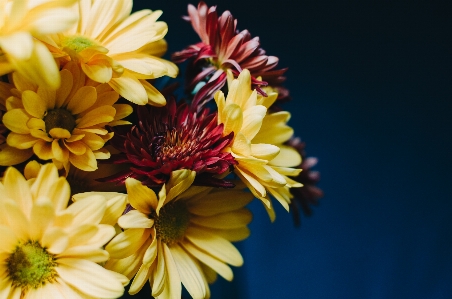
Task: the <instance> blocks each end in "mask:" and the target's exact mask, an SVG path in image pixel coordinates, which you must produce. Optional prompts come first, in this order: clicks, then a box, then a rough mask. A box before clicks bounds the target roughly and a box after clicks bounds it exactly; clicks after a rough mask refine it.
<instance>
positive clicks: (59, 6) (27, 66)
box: [0, 0, 78, 89]
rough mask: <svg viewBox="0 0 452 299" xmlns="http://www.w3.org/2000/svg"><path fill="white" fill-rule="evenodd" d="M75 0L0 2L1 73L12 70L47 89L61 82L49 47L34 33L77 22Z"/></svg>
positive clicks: (54, 31)
mask: <svg viewBox="0 0 452 299" xmlns="http://www.w3.org/2000/svg"><path fill="white" fill-rule="evenodd" d="M76 2H77V0H21V1H17V0H2V1H0V75H4V74H7V73H9V72H11V71H13V70H16V71H18V72H19V73H21V75H22V76H24V77H27V78H28V79H29V80H30V81H33V82H36V83H37V84H40V85H46V86H47V87H49V88H53V89H55V88H57V87H58V86H59V85H60V77H59V73H58V67H57V65H56V63H55V60H54V58H53V56H52V54H50V52H49V50H48V49H47V48H46V47H45V46H44V45H43V44H42V43H40V42H38V41H36V40H35V39H34V38H33V36H40V35H44V34H53V33H59V32H62V31H65V30H67V29H69V28H70V27H72V26H73V25H74V24H75V23H76V21H77V18H78V16H77V13H76V12H75V11H74V10H73V8H72V6H73V5H74V4H75V3H76Z"/></svg>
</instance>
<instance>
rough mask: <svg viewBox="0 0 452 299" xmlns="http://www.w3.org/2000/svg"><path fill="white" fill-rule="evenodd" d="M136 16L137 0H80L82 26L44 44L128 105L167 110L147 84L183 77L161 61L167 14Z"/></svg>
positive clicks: (44, 38)
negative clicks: (158, 107)
mask: <svg viewBox="0 0 452 299" xmlns="http://www.w3.org/2000/svg"><path fill="white" fill-rule="evenodd" d="M131 11H132V0H115V1H111V0H80V1H78V12H79V14H80V20H79V22H78V24H76V26H74V27H73V28H72V29H70V30H68V31H66V32H64V33H63V34H55V35H47V36H42V37H40V40H41V41H43V42H44V43H46V44H47V46H48V48H49V49H50V51H51V52H52V53H53V54H54V55H55V56H56V57H59V58H61V60H60V61H61V62H62V63H64V62H65V60H68V59H70V60H72V61H75V62H77V63H80V65H81V67H82V69H83V71H84V72H85V73H86V75H87V76H88V77H89V78H91V79H92V80H94V81H96V82H100V83H108V84H109V85H110V86H111V87H112V88H113V89H114V90H116V91H117V92H118V93H119V94H120V95H121V96H123V97H124V98H126V99H127V100H129V101H131V102H133V103H136V104H140V105H144V104H147V103H149V104H151V105H157V106H163V105H165V98H164V97H163V96H162V95H161V94H160V92H159V91H158V90H157V89H156V88H155V87H154V86H152V85H151V84H150V83H149V82H147V81H146V79H154V78H159V77H162V76H170V77H176V75H177V73H178V68H177V66H176V65H175V64H173V63H172V62H170V61H167V60H165V59H162V58H159V57H160V56H162V55H163V54H164V53H165V52H166V48H167V45H166V42H165V40H163V37H164V36H165V35H166V32H167V31H168V26H167V25H166V23H165V22H161V21H158V22H157V19H158V18H159V17H160V15H161V14H162V12H161V11H151V10H149V9H145V10H140V11H137V12H135V13H133V14H130V13H131ZM68 55H69V57H70V58H69V57H68Z"/></svg>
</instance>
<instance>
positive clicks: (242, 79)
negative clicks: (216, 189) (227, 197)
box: [215, 69, 301, 220]
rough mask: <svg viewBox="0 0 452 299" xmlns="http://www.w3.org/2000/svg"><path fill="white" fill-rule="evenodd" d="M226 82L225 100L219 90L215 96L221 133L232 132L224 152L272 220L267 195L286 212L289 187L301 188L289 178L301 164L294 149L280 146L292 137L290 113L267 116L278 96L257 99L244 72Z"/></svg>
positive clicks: (247, 75) (248, 75) (247, 73)
mask: <svg viewBox="0 0 452 299" xmlns="http://www.w3.org/2000/svg"><path fill="white" fill-rule="evenodd" d="M229 81H230V84H228V85H229V86H228V88H229V92H228V94H227V97H226V98H225V97H224V94H223V92H222V91H218V92H217V93H216V94H215V102H216V103H217V107H218V123H219V124H221V123H222V124H224V131H223V134H230V133H231V132H234V140H233V142H232V144H231V145H230V146H229V147H228V148H226V149H225V151H227V152H230V153H231V154H232V156H233V157H234V159H235V160H236V161H237V165H235V166H234V172H235V173H236V174H237V175H238V176H239V177H240V178H241V179H242V181H243V182H244V183H245V184H246V185H247V186H248V187H249V189H250V190H251V192H252V193H253V194H254V195H255V196H256V197H257V198H259V199H260V200H261V201H262V202H263V203H264V206H265V207H266V209H267V211H268V213H269V216H270V218H271V219H272V220H274V218H275V214H274V210H273V208H272V205H271V200H270V196H269V195H270V194H271V195H272V196H273V197H275V198H276V199H277V200H278V201H279V202H280V203H281V204H282V205H283V207H284V208H286V210H289V203H290V199H291V197H292V195H291V194H290V191H289V188H293V187H301V184H300V183H298V182H296V181H294V180H292V179H291V178H289V176H296V175H298V174H299V173H300V171H301V170H300V169H296V168H293V167H294V166H297V165H299V164H300V163H301V157H300V155H299V154H298V152H297V151H296V150H295V149H294V148H292V147H290V146H286V145H283V143H284V142H286V141H287V140H288V139H290V137H291V136H292V135H293V129H292V128H291V127H289V126H288V125H287V122H288V120H289V118H290V114H289V112H286V111H280V112H276V113H267V108H268V107H270V106H271V105H272V104H273V102H274V101H275V100H276V98H277V97H278V95H277V94H276V93H272V94H269V96H268V97H262V96H258V94H257V91H256V90H255V89H254V90H251V75H250V72H249V71H248V70H246V69H245V70H243V71H242V72H241V73H240V75H239V77H238V79H233V75H232V73H229Z"/></svg>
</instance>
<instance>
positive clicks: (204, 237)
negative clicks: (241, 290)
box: [186, 227, 243, 267]
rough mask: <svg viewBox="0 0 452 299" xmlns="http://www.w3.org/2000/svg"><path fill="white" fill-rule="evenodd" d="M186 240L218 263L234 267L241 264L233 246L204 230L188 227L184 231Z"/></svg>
mask: <svg viewBox="0 0 452 299" xmlns="http://www.w3.org/2000/svg"><path fill="white" fill-rule="evenodd" d="M186 238H187V239H188V240H190V242H192V243H193V244H195V245H196V246H197V247H198V248H201V249H202V250H204V251H206V252H209V254H210V255H212V256H213V257H215V258H217V259H219V260H220V261H223V262H225V263H228V264H230V265H232V266H236V267H239V266H241V265H242V264H243V258H242V255H241V254H240V252H239V251H238V250H237V248H235V247H234V245H232V244H231V243H230V242H229V241H226V240H225V239H223V238H221V237H218V236H216V235H214V234H212V233H210V232H208V231H206V230H203V229H201V228H195V227H189V228H188V229H187V231H186Z"/></svg>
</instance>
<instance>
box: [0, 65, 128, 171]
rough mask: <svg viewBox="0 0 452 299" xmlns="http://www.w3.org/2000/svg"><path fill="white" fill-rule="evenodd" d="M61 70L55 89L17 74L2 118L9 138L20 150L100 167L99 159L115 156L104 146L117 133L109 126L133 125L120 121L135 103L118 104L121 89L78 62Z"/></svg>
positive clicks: (86, 168)
mask: <svg viewBox="0 0 452 299" xmlns="http://www.w3.org/2000/svg"><path fill="white" fill-rule="evenodd" d="M60 73H61V78H62V84H61V87H60V88H59V89H57V90H56V91H55V90H50V89H48V88H46V87H43V86H39V85H36V84H34V83H33V82H29V81H27V80H25V78H23V77H21V76H20V75H19V74H17V73H14V74H13V76H12V78H13V80H12V81H13V82H14V87H15V88H14V89H12V90H11V93H12V94H13V95H12V96H11V97H9V98H8V99H7V102H6V106H7V107H6V108H7V110H8V111H7V112H6V113H5V115H4V116H3V123H4V125H5V126H6V127H7V128H8V129H9V130H10V131H11V132H10V133H9V134H8V136H7V139H6V141H7V143H8V145H9V146H11V147H15V148H18V149H23V150H26V149H30V148H32V149H33V153H35V154H36V155H37V156H38V157H39V158H40V159H42V160H53V161H54V163H57V164H58V165H60V166H62V167H64V168H65V169H66V170H67V169H68V168H69V165H70V164H72V165H74V166H75V167H77V168H79V169H81V170H84V171H93V170H96V169H97V160H96V159H107V158H109V157H110V153H109V151H108V150H107V149H105V148H103V146H104V144H105V142H106V141H107V140H109V139H110V138H111V137H112V136H113V133H109V132H108V131H107V130H106V129H105V126H106V125H110V126H114V125H118V124H125V123H128V122H126V121H123V120H121V119H122V118H123V117H126V116H127V115H129V114H130V113H131V112H132V107H130V106H129V105H126V104H115V102H116V101H117V100H118V98H119V95H118V93H117V92H115V91H114V90H112V89H111V87H110V86H109V85H108V84H105V83H104V84H99V83H97V82H93V81H92V80H89V79H88V78H87V77H86V76H85V74H84V73H83V72H82V71H81V69H80V67H79V66H78V65H77V64H75V63H72V62H71V63H68V64H66V65H65V67H64V68H63V70H62V71H61V72H60ZM0 164H1V163H0Z"/></svg>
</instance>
